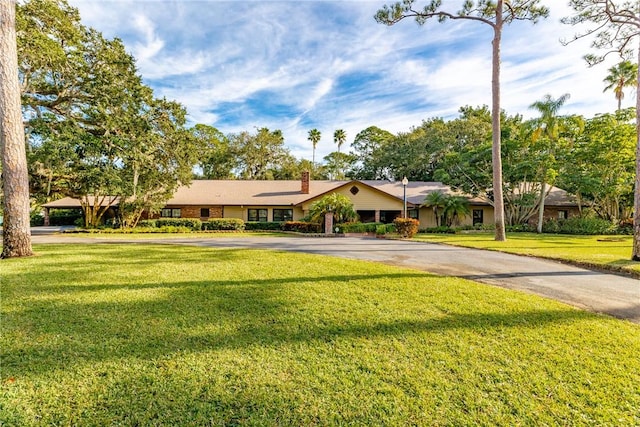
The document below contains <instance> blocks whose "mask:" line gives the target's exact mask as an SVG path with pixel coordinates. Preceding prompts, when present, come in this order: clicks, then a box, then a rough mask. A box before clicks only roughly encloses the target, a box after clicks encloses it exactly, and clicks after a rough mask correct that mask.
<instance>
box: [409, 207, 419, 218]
mask: <svg viewBox="0 0 640 427" xmlns="http://www.w3.org/2000/svg"><path fill="white" fill-rule="evenodd" d="M407 217H408V218H412V219H419V215H418V209H409V210H407Z"/></svg>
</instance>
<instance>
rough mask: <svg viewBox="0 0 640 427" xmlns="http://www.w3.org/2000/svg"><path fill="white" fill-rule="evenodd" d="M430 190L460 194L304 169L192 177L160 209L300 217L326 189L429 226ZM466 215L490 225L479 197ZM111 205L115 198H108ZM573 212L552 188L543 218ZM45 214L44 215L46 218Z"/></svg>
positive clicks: (367, 216) (375, 214) (375, 218)
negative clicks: (266, 175) (260, 175)
mask: <svg viewBox="0 0 640 427" xmlns="http://www.w3.org/2000/svg"><path fill="white" fill-rule="evenodd" d="M434 191H441V192H443V193H445V194H452V195H453V194H461V193H458V192H455V191H454V190H452V189H451V188H450V187H449V186H447V185H444V184H442V183H441V182H409V183H408V184H407V186H406V188H405V187H404V186H403V184H402V182H390V181H372V180H347V181H315V180H314V181H312V180H310V179H309V174H308V173H304V174H303V177H302V179H301V180H288V181H284V180H282V181H242V180H194V181H192V182H191V184H189V185H185V186H182V187H179V188H178V190H177V191H176V192H175V194H174V195H173V197H172V198H171V199H170V200H168V201H167V203H166V205H165V206H164V208H163V209H162V210H161V212H160V213H159V214H157V215H155V216H154V218H158V217H168V218H199V219H201V220H203V221H204V220H208V219H210V218H240V219H242V220H244V221H246V222H249V221H290V220H300V219H302V218H303V217H304V216H305V215H306V214H307V213H308V211H309V208H310V206H311V204H313V203H314V202H315V201H317V200H319V199H321V198H322V197H323V196H325V195H327V194H331V193H339V194H343V195H345V196H347V197H348V198H349V199H350V200H351V201H352V202H353V206H354V209H355V211H356V212H357V213H358V215H359V217H360V220H361V221H362V222H383V223H390V222H393V220H394V219H395V218H397V217H401V216H402V214H403V210H404V202H405V195H406V205H407V216H408V217H410V218H416V219H418V220H419V221H420V228H427V227H435V226H436V218H435V215H434V213H433V210H432V209H431V208H430V207H425V206H424V205H423V203H424V199H425V197H426V196H427V195H428V194H429V193H432V192H434ZM467 198H468V200H469V204H470V206H469V207H470V209H471V215H470V216H469V217H467V218H463V219H462V221H461V225H471V224H473V225H475V224H492V223H493V221H494V219H493V207H492V206H491V205H490V204H489V203H488V201H486V200H484V199H482V198H479V197H471V196H468V197H467ZM79 207H80V202H79V201H78V200H77V199H72V198H69V197H67V198H64V199H60V200H56V201H53V202H50V203H47V204H45V205H44V208H45V211H46V212H48V210H49V209H69V208H79ZM113 207H114V208H117V202H114V205H113ZM577 212H578V205H577V203H576V202H575V200H574V199H573V198H572V197H571V196H570V195H569V194H568V193H567V192H566V191H564V190H561V189H559V188H555V187H554V188H552V190H551V192H550V193H549V196H548V197H547V199H546V207H545V215H546V216H547V217H555V218H558V217H560V218H566V217H569V216H573V215H575V214H577ZM46 217H47V215H45V219H46Z"/></svg>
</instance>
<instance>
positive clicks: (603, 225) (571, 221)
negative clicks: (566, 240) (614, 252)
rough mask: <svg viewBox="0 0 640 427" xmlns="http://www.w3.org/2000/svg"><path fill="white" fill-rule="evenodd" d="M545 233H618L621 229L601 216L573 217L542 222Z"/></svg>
mask: <svg viewBox="0 0 640 427" xmlns="http://www.w3.org/2000/svg"><path fill="white" fill-rule="evenodd" d="M542 231H543V232H544V233H556V234H587V235H588V234H591V235H594V234H618V233H620V230H619V229H618V227H617V226H616V225H614V224H613V223H612V222H611V221H607V220H606V219H601V218H595V217H593V218H591V217H578V216H576V217H572V218H568V219H560V220H557V219H554V220H551V221H547V222H545V223H544V224H542Z"/></svg>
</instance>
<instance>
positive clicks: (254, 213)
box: [247, 209, 267, 222]
mask: <svg viewBox="0 0 640 427" xmlns="http://www.w3.org/2000/svg"><path fill="white" fill-rule="evenodd" d="M247 213H248V217H247V220H248V221H260V222H267V210H266V209H247Z"/></svg>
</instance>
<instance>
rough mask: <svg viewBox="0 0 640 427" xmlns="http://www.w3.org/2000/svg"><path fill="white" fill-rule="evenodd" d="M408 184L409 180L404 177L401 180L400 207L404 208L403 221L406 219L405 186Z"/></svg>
mask: <svg viewBox="0 0 640 427" xmlns="http://www.w3.org/2000/svg"><path fill="white" fill-rule="evenodd" d="M408 183H409V180H408V179H407V177H406V176H405V177H404V178H402V205H403V207H404V211H403V212H404V216H403V218H404V219H407V184H408Z"/></svg>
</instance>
